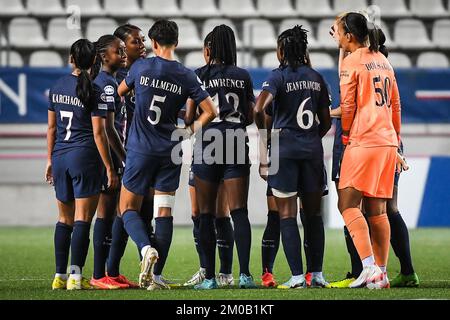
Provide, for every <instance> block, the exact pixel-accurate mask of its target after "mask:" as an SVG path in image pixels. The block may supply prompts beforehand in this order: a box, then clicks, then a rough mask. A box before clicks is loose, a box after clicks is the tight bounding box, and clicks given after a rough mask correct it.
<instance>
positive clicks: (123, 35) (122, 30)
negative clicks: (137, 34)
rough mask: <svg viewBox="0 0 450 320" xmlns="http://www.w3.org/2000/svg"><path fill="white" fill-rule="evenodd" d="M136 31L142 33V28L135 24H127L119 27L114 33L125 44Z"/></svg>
mask: <svg viewBox="0 0 450 320" xmlns="http://www.w3.org/2000/svg"><path fill="white" fill-rule="evenodd" d="M135 30H137V31H142V30H141V28H139V27H137V26H135V25H133V24H129V23H126V24H123V25H121V26H119V27H118V28H117V29H116V30H115V31H114V35H115V36H116V37H117V38H119V39H120V40H122V41H123V42H125V41H126V40H127V37H128V36H129V35H130V34H131V33H132V32H133V31H135Z"/></svg>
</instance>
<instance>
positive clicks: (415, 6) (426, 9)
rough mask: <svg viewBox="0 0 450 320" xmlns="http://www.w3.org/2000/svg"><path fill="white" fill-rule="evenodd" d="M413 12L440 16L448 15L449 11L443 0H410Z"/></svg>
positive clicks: (424, 15)
mask: <svg viewBox="0 0 450 320" xmlns="http://www.w3.org/2000/svg"><path fill="white" fill-rule="evenodd" d="M409 6H410V10H411V13H412V14H413V15H415V16H418V17H424V18H439V17H448V15H449V13H448V11H446V10H445V8H444V5H443V3H442V0H427V1H423V0H410V2H409Z"/></svg>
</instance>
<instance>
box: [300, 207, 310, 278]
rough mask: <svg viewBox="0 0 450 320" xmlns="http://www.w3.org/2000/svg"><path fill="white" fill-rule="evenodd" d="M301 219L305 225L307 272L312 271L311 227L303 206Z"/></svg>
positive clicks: (304, 243)
mask: <svg viewBox="0 0 450 320" xmlns="http://www.w3.org/2000/svg"><path fill="white" fill-rule="evenodd" d="M300 221H301V222H302V226H303V250H305V258H306V273H308V272H312V270H313V269H312V256H311V250H310V246H309V239H310V236H309V234H310V232H311V230H310V228H309V227H308V219H307V217H306V215H305V211H303V208H300Z"/></svg>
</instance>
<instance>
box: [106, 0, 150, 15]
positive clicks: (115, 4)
mask: <svg viewBox="0 0 450 320" xmlns="http://www.w3.org/2000/svg"><path fill="white" fill-rule="evenodd" d="M103 1H104V2H103V6H104V8H105V12H106V14H108V15H110V16H113V17H118V18H123V17H141V16H143V15H144V14H145V13H144V11H143V10H142V9H141V7H139V3H138V1H137V0H127V2H126V5H124V2H123V1H122V0H103Z"/></svg>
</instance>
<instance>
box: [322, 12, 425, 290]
mask: <svg viewBox="0 0 450 320" xmlns="http://www.w3.org/2000/svg"><path fill="white" fill-rule="evenodd" d="M338 21H339V17H338V19H337V20H336V23H335V25H334V26H333V28H332V32H331V35H332V36H333V37H336V36H337V33H336V32H335V31H336V30H337V28H338V25H337V22H338ZM376 32H377V36H378V42H379V51H380V52H381V53H382V54H383V55H384V56H385V57H386V58H388V55H389V52H388V49H387V48H386V46H385V42H386V36H385V35H384V33H383V31H382V30H381V29H377V30H376ZM344 57H345V54H344V51H343V49H342V48H341V49H340V55H339V65H341V64H342V60H343V58H344ZM331 114H332V117H333V118H335V119H334V120H335V124H336V134H335V140H334V147H333V177H332V178H333V181H335V182H336V187H337V185H338V182H339V169H340V168H339V167H340V160H341V158H342V152H343V145H342V142H341V139H340V136H341V135H342V127H341V121H340V117H341V108H340V107H338V108H336V109H334V110H332V112H331ZM402 154H403V144H402V143H401V142H400V145H399V149H398V153H397V170H396V171H395V179H394V190H393V197H392V199H388V200H387V214H388V218H389V224H390V227H391V245H392V248H393V249H394V252H395V254H396V256H397V258H398V259H399V261H400V266H401V272H400V274H399V275H397V276H396V277H395V278H394V279H393V280H392V281H391V283H390V285H391V287H403V286H408V287H416V286H418V285H419V278H418V276H417V274H416V273H415V272H414V268H413V265H412V259H411V251H410V246H409V233H408V229H407V227H406V224H405V222H404V220H403V218H402V216H401V215H400V213H399V210H398V206H397V193H398V181H399V178H400V173H401V171H403V170H408V169H409V167H408V165H407V164H406V162H405V160H404V158H403V156H402ZM344 233H345V240H346V245H347V251H348V253H349V256H350V260H351V265H352V271H351V272H349V273H348V274H347V276H346V278H345V279H344V280H341V281H337V282H334V283H330V285H331V287H332V288H346V287H348V286H349V284H350V283H351V282H353V281H354V280H355V279H356V278H357V277H358V276H359V275H360V273H361V271H362V264H361V260H360V259H359V256H358V252H357V251H356V248H355V246H354V244H353V241H352V239H351V237H350V235H349V233H348V230H347V228H346V227H344Z"/></svg>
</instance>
